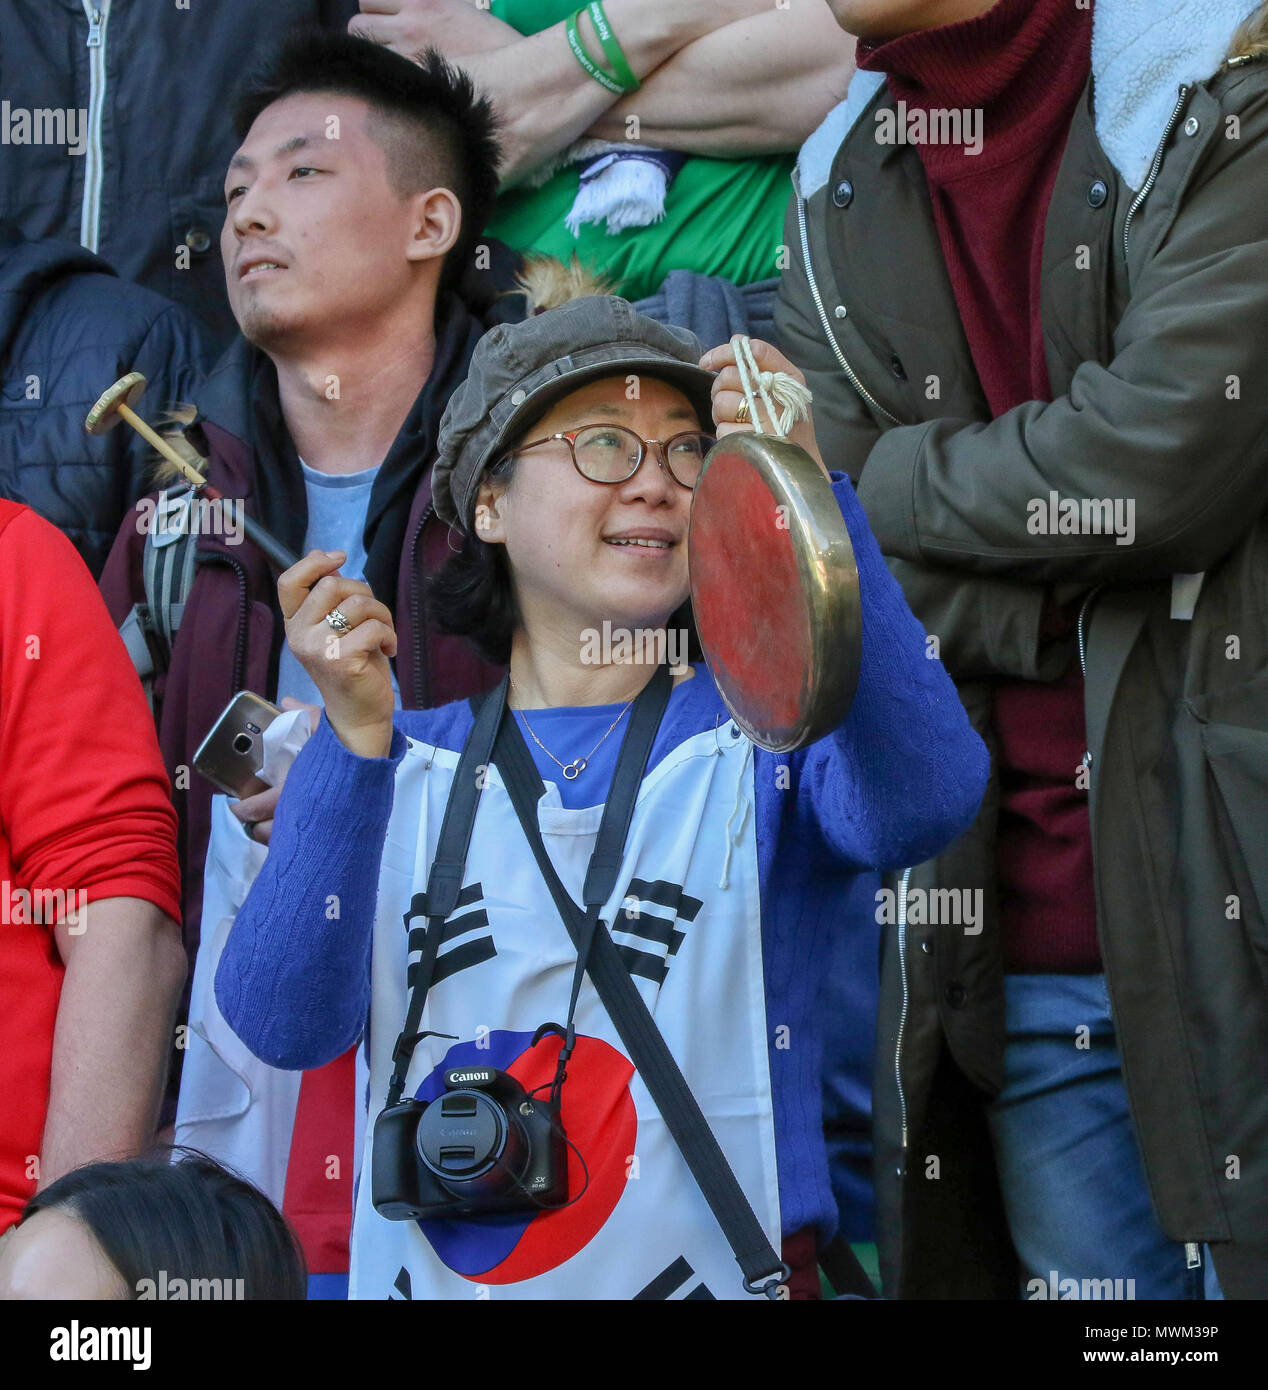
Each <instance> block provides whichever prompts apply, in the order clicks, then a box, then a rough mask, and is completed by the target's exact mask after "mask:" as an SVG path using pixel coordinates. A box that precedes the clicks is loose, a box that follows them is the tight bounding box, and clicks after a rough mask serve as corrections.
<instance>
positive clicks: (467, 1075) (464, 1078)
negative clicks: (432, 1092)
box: [447, 1069, 493, 1086]
mask: <svg viewBox="0 0 1268 1390" xmlns="http://www.w3.org/2000/svg"><path fill="white" fill-rule="evenodd" d="M492 1079H493V1073H492V1072H491V1071H489V1070H487V1069H485V1070H483V1071H451V1072H450V1073H449V1076H448V1078H447V1080H448V1082H449V1085H451V1086H461V1085H463V1084H465V1083H466V1082H469V1081H491V1080H492Z"/></svg>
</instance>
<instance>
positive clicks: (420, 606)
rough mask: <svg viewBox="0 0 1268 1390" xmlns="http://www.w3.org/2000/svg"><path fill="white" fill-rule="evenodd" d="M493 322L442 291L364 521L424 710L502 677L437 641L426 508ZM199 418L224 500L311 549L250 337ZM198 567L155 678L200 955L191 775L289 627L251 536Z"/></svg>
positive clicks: (220, 370)
mask: <svg viewBox="0 0 1268 1390" xmlns="http://www.w3.org/2000/svg"><path fill="white" fill-rule="evenodd" d="M484 330H485V322H484V321H482V320H481V319H480V318H477V317H476V316H475V315H474V314H473V313H472V312H471V311H470V310H469V309H468V308H467V307H466V305H465V304H464V303H463V302H462V301H461V300H459V299H458V298H457V297H456V296H454V295H452V294H449V293H443V294H442V295H441V297H440V300H439V301H438V303H437V310H436V356H435V361H434V363H433V366H432V371H431V375H430V376H429V377H428V379H427V383H426V385H425V386H424V387H423V389H422V391H421V392H420V393H419V396H418V399H417V400H416V402H415V403H414V406H413V408H412V409H411V411H410V414H409V416H408V417H407V419H406V421H405V423H404V425H403V426H402V427H401V430H400V433H399V434H398V435H397V437H396V440H395V442H394V443H393V445H392V448H391V449H390V451H389V452H388V455H387V457H386V458H385V459H384V461H383V464H382V467H381V469H380V471H379V474H378V476H377V478H376V479H375V482H374V488H373V491H372V493H371V495H370V506H369V511H368V514H367V517H366V525H365V541H366V551H367V560H366V579H367V581H368V582H369V584H370V586H371V588H372V589H373V590H374V592H375V594H376V596H377V597H378V598H379V599H381V600H382V601H383V602H384V603H386V604H387V605H388V607H389V608H391V609H392V611H393V615H394V617H395V621H396V629H397V633H398V637H399V649H398V652H397V656H396V660H395V663H394V665H395V669H396V676H397V680H398V682H399V684H400V690H401V701H402V704H403V705H404V706H405V708H407V709H423V708H426V707H428V706H430V705H439V704H444V703H446V702H447V701H449V700H455V699H459V698H461V697H463V696H466V695H470V694H473V693H475V692H477V691H479V690H483V689H485V688H487V687H488V686H489V685H491V684H492V682H493V678H494V675H495V674H496V673H495V672H494V669H493V668H492V667H490V666H488V665H486V664H485V663H484V662H482V661H481V660H480V659H479V658H478V657H477V656H476V655H475V653H474V651H473V649H472V648H471V647H470V646H469V644H468V643H467V642H466V641H465V640H464V639H460V638H454V637H447V636H444V635H442V634H441V633H439V632H438V631H437V630H436V629H435V627H434V626H433V624H432V622H431V617H430V614H429V612H428V606H427V599H426V594H425V592H424V580H425V578H426V576H427V575H429V574H434V573H435V572H436V570H437V569H438V568H439V567H440V566H441V565H442V564H443V563H444V561H445V559H446V557H447V556H448V555H449V554H450V547H449V531H448V528H447V527H445V526H443V525H442V524H441V523H440V522H439V521H438V520H437V519H436V516H435V512H434V509H433V508H432V505H431V466H432V464H433V462H434V461H435V453H436V435H437V431H438V429H439V425H440V420H441V416H442V415H443V414H444V409H445V406H446V404H447V403H448V401H449V397H450V395H452V393H453V391H454V390H455V389H456V387H457V386H458V384H459V382H461V381H462V380H463V378H464V377H465V376H466V374H467V367H468V364H469V362H470V360H471V354H472V352H473V350H474V349H475V345H476V343H477V341H478V340H479V338H480V336H481V334H482V333H483V332H484ZM197 405H198V408H199V418H198V420H197V421H196V422H195V424H194V425H193V426H192V427H191V428H190V429H189V430H187V431H186V437H187V438H188V439H189V440H190V442H191V443H195V444H199V443H205V449H204V452H206V453H207V455H208V463H207V470H206V471H207V476H208V478H209V480H210V481H211V482H212V483H213V484H214V485H215V486H216V487H218V488H220V489H221V491H222V492H223V493H224V494H225V495H226V496H227V497H237V498H242V499H244V502H245V507H246V510H247V512H248V514H250V515H252V516H255V517H258V518H259V520H260V521H262V522H263V523H264V525H265V526H267V527H268V529H269V530H270V531H272V532H273V534H274V535H276V536H278V537H280V538H281V539H282V540H283V541H284V542H285V543H286V544H287V545H288V546H289V547H290V548H291V550H293V551H295V552H297V553H299V552H301V551H302V548H303V542H304V532H305V529H306V527H307V501H306V497H305V492H304V482H303V475H302V472H301V469H300V465H299V460H298V458H297V456H296V453H295V446H294V444H293V443H292V442H291V439H290V436H289V434H288V433H287V431H286V428H285V425H284V423H283V420H282V415H281V409H280V406H279V404H278V396H277V374H276V372H275V370H274V368H273V364H272V363H271V362H270V361H269V359H268V358H267V357H266V356H265V355H264V354H263V353H261V352H260V351H258V350H257V349H255V348H253V347H251V346H250V345H249V344H247V343H246V342H245V340H242V339H239V341H238V342H237V343H236V344H235V345H234V346H233V347H232V348H230V349H229V351H228V352H227V353H226V354H225V356H224V357H223V358H222V359H221V361H220V363H219V364H218V365H217V366H216V367H215V369H213V371H212V372H211V373H210V374H209V375H208V377H207V379H206V381H205V382H204V384H203V387H202V392H201V395H200V398H199V400H198V401H197ZM144 539H145V538H144V535H143V534H141V528H140V527H139V526H138V525H137V524H136V522H135V520H134V518H133V517H129V519H128V520H127V521H126V522H125V524H124V526H123V528H122V529H121V530H120V532H119V536H118V539H117V541H116V542H115V546H114V549H113V550H112V551H111V554H110V559H109V561H108V562H107V565H106V569H105V573H104V574H103V576H102V580H101V589H102V593H103V594H104V596H105V599H106V604H107V606H108V607H109V609H110V612H111V615H112V616H113V617H114V619H115V621H116V622H117V623H122V622H123V620H124V619H125V618H126V617H127V615H128V612H129V611H130V610H131V608H132V605H133V604H135V603H138V602H140V601H142V599H143V593H144V591H143V586H142V581H141V555H142V547H143V544H144ZM196 545H197V556H198V558H197V570H196V574H195V579H194V585H193V589H192V591H191V593H190V597H189V601H188V605H187V607H186V609H185V613H184V617H183V619H182V621H181V625H180V630H179V632H178V633H177V637H176V642H175V645H174V648H173V651H172V659H171V664H170V668H169V669H168V670H167V672H166V673H164V674H163V675H160V676H159V677H158V678H157V680H156V683H155V696H156V707H157V711H158V728H159V744H160V746H161V748H162V751H163V757H164V760H165V762H166V765H167V769H168V772H169V773H170V774H171V776H172V778H173V785H174V787H175V791H174V798H175V804H176V807H177V810H178V812H179V814H180V836H181V839H180V852H181V865H182V869H183V871H184V874H185V883H184V893H183V902H184V910H185V942H186V948H187V950H188V953H189V957H190V961H191V974H192V962H193V959H194V956H195V954H196V952H197V949H198V940H199V912H200V908H201V903H202V870H203V862H204V859H205V857H206V851H207V841H208V837H209V835H210V828H211V798H212V796H213V794H214V788H213V787H212V786H211V784H210V783H209V782H207V781H206V780H205V779H204V778H203V777H201V776H200V775H199V774H198V773H196V772H192V771H191V770H190V764H191V762H192V760H193V756H194V753H195V751H196V750H197V748H198V745H199V744H200V743H201V742H202V740H203V738H204V737H205V736H206V734H207V732H208V730H209V729H210V728H211V726H212V725H213V724H214V723H215V721H216V718H217V717H218V716H219V714H220V712H221V711H222V710H223V709H224V707H225V705H226V704H228V702H229V700H230V699H231V698H232V696H233V695H234V694H235V693H236V692H237V691H239V690H254V691H255V692H256V693H257V694H260V695H264V696H266V697H268V698H272V697H273V696H274V694H275V693H276V689H277V669H278V659H279V656H280V654H281V649H282V643H283V640H284V632H283V625H282V619H281V614H280V611H279V610H278V607H277V593H276V584H277V580H276V574H275V573H274V572H273V571H272V570H271V569H270V567H269V565H268V563H267V562H266V561H265V559H264V556H263V555H262V554H261V552H260V551H259V550H257V549H256V547H255V546H254V545H252V544H251V542H250V541H246V540H244V541H242V543H240V544H233V543H231V538H230V537H227V536H218V535H212V534H204V535H199V536H198V538H197V542H196Z"/></svg>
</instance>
